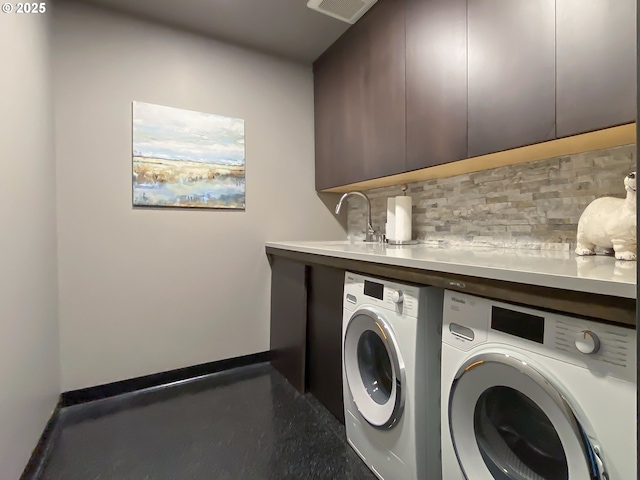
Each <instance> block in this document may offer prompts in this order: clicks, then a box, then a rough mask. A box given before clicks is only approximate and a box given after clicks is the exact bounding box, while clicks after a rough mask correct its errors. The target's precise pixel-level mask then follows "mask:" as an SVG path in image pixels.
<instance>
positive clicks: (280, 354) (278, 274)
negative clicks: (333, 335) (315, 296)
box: [270, 257, 307, 393]
mask: <svg viewBox="0 0 640 480" xmlns="http://www.w3.org/2000/svg"><path fill="white" fill-rule="evenodd" d="M306 270H307V267H306V266H305V265H304V264H302V263H298V262H294V261H291V260H287V259H285V258H279V257H272V260H271V342H270V346H271V347H270V348H271V352H272V353H273V360H272V361H271V363H272V365H273V366H274V367H275V368H276V369H277V370H278V371H279V372H280V373H282V375H284V376H285V378H286V379H287V380H289V382H290V383H291V384H292V385H293V386H294V387H296V388H297V389H298V391H299V392H301V393H304V391H305V358H306V343H307V341H306V340H307V336H306V334H307V286H306Z"/></svg>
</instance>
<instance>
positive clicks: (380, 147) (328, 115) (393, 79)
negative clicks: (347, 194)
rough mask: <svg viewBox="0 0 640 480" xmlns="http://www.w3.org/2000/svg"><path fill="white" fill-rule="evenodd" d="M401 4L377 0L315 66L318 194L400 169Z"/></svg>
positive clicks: (402, 100)
mask: <svg viewBox="0 0 640 480" xmlns="http://www.w3.org/2000/svg"><path fill="white" fill-rule="evenodd" d="M404 1H405V0H380V1H379V2H378V3H377V4H376V5H375V6H374V7H373V8H372V9H371V10H370V11H369V12H367V14H366V15H365V16H364V17H362V19H360V20H359V21H358V22H357V23H356V24H355V25H354V26H353V27H351V28H350V29H349V30H347V32H346V33H345V34H344V35H343V36H342V37H340V38H339V39H338V40H337V41H336V42H335V43H334V44H333V45H332V46H331V47H330V48H329V49H328V50H327V51H326V52H325V53H324V54H323V55H322V56H321V57H320V58H319V59H318V60H316V62H315V63H314V83H315V105H316V113H315V118H316V188H317V189H319V190H320V189H324V188H329V187H334V186H338V185H345V184H348V183H353V182H357V181H361V180H368V179H372V178H377V177H382V176H385V175H392V174H394V173H399V172H402V171H404V168H405V141H406V138H405V137H406V133H405V132H406V129H405V28H404V26H405V23H404V22H405V19H404Z"/></svg>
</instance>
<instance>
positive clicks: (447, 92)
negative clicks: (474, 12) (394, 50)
mask: <svg viewBox="0 0 640 480" xmlns="http://www.w3.org/2000/svg"><path fill="white" fill-rule="evenodd" d="M406 10H407V13H406V18H407V20H406V22H407V26H406V29H407V60H406V62H407V65H406V71H407V73H406V75H407V79H406V97H407V170H416V169H418V168H424V167H431V166H433V165H439V164H442V163H446V162H451V161H455V160H460V159H463V158H466V157H467V0H407V7H406Z"/></svg>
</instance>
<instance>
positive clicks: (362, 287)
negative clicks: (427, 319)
mask: <svg viewBox="0 0 640 480" xmlns="http://www.w3.org/2000/svg"><path fill="white" fill-rule="evenodd" d="M419 295H420V287H417V286H414V285H406V284H400V283H396V282H393V281H390V280H381V279H377V278H371V277H365V276H363V275H360V274H357V273H351V272H346V273H345V284H344V298H343V306H344V308H347V309H354V308H356V306H360V305H364V304H369V305H375V306H377V307H380V308H384V309H387V310H391V311H393V312H396V313H399V314H402V315H407V316H410V317H417V316H418V299H419Z"/></svg>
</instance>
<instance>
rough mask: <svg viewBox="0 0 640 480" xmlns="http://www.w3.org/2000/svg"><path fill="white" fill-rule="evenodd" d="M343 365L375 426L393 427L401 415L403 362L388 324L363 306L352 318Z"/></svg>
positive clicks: (363, 410)
mask: <svg viewBox="0 0 640 480" xmlns="http://www.w3.org/2000/svg"><path fill="white" fill-rule="evenodd" d="M342 362H343V365H344V372H345V377H346V382H347V385H348V388H349V391H350V392H351V396H352V397H353V401H354V403H355V404H356V407H357V408H358V411H359V412H360V414H361V415H362V416H363V417H364V419H365V420H366V421H367V422H369V423H370V424H371V425H373V426H374V427H378V428H392V427H393V426H394V425H395V424H396V423H397V422H398V420H399V419H400V417H401V416H402V410H403V408H404V395H405V388H404V385H405V373H404V363H403V361H402V357H401V356H400V352H399V349H398V343H397V341H396V338H395V335H394V333H393V330H392V328H391V325H390V324H389V322H388V321H387V320H386V319H385V318H384V316H383V315H382V314H380V313H378V312H377V311H376V310H374V309H372V308H368V307H363V308H361V309H359V310H357V311H356V312H355V313H354V314H353V315H352V316H351V318H350V319H349V322H348V323H347V327H346V330H345V333H344V340H343V350H342Z"/></svg>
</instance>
